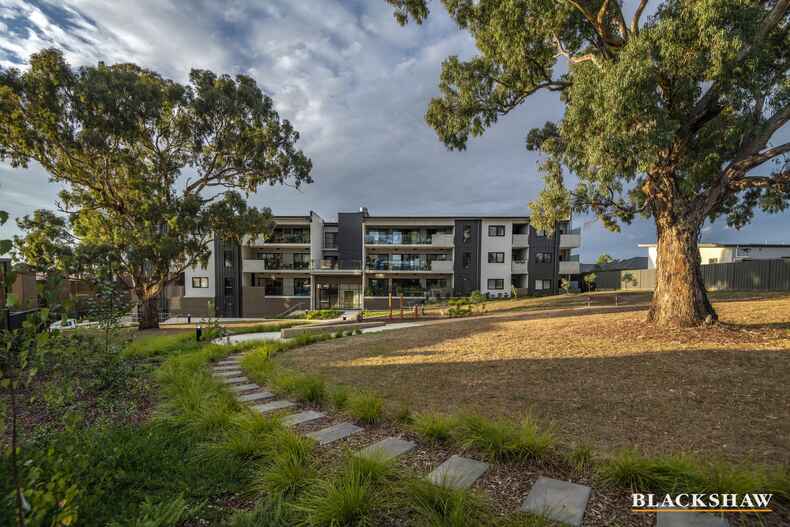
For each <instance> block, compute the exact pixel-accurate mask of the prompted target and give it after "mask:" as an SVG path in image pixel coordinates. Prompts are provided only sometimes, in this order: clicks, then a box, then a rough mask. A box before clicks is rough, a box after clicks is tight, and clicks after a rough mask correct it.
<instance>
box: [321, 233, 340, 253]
mask: <svg viewBox="0 0 790 527" xmlns="http://www.w3.org/2000/svg"><path fill="white" fill-rule="evenodd" d="M324 249H337V233H336V232H325V233H324Z"/></svg>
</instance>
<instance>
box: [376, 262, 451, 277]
mask: <svg viewBox="0 0 790 527" xmlns="http://www.w3.org/2000/svg"><path fill="white" fill-rule="evenodd" d="M366 269H367V270H368V271H390V272H399V273H444V274H451V273H452V272H453V261H452V260H433V261H430V262H428V261H419V260H414V261H406V262H401V261H395V262H389V261H386V260H379V261H374V262H368V265H367V266H366Z"/></svg>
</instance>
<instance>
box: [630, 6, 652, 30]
mask: <svg viewBox="0 0 790 527" xmlns="http://www.w3.org/2000/svg"><path fill="white" fill-rule="evenodd" d="M647 2H648V0H641V1H640V2H639V6H638V7H637V8H636V12H635V13H634V17H633V18H632V19H631V33H633V34H634V35H636V34H638V33H639V19H640V18H641V17H642V11H644V10H645V7H647Z"/></svg>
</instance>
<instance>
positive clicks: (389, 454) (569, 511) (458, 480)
mask: <svg viewBox="0 0 790 527" xmlns="http://www.w3.org/2000/svg"><path fill="white" fill-rule="evenodd" d="M238 361H239V359H238V358H235V357H229V358H226V359H223V360H221V361H219V362H217V363H215V364H214V365H213V366H212V369H213V374H214V376H215V377H216V378H217V380H219V381H221V382H223V383H225V384H227V385H228V388H229V389H230V390H232V391H233V392H236V394H237V395H236V397H237V398H238V400H239V401H240V402H242V403H252V402H255V401H261V400H264V399H270V398H273V397H274V394H273V393H271V392H269V391H268V390H266V389H264V388H262V387H261V386H259V385H257V384H255V383H251V382H250V381H249V379H248V378H247V377H245V376H244V375H243V372H242V370H241V368H240V367H239V362H238ZM252 390H255V391H252ZM242 392H251V393H246V394H243V395H242ZM293 406H296V404H295V403H293V402H291V401H286V400H276V401H270V402H267V403H263V404H257V405H254V406H251V408H252V409H253V410H256V411H258V412H260V413H262V414H263V413H268V412H273V411H275V410H281V409H285V408H291V407H293ZM324 417H326V414H324V413H322V412H317V411H315V410H305V411H300V412H297V413H294V414H291V415H286V416H285V417H283V418H282V419H281V422H282V423H283V424H284V425H285V426H296V425H299V424H302V423H307V422H310V421H314V420H316V419H321V418H324ZM363 430H364V429H363V428H361V427H359V426H356V425H355V424H353V423H339V424H336V425H333V426H329V427H327V428H324V429H321V430H317V431H314V432H309V433H307V434H305V435H306V436H307V437H310V438H312V439H315V440H316V441H318V444H319V445H327V444H330V443H333V442H335V441H338V440H340V439H343V438H346V437H348V436H350V435H352V434H356V433H358V432H362V431H363ZM415 446H416V445H415V443H414V442H412V441H407V440H405V439H401V438H398V437H388V438H386V439H383V440H381V441H379V442H377V443H374V444H372V445H368V446H367V447H365V448H363V449H361V450H359V451H358V452H357V454H356V455H358V456H361V457H370V458H379V459H382V460H390V459H394V458H396V457H398V456H400V455H402V454H405V453H407V452H409V451H411V450H412V449H414V447H415ZM488 467H489V465H488V463H484V462H482V461H477V460H474V459H469V458H465V457H461V456H451V457H450V458H449V459H448V460H446V461H445V462H444V463H442V464H441V465H439V466H438V467H436V469H434V470H433V472H431V473H430V474H428V479H429V480H430V481H431V482H432V483H433V484H435V485H443V486H448V487H453V488H457V489H467V488H469V487H471V486H472V485H473V484H474V482H475V481H477V480H478V479H479V478H480V477H481V476H482V475H483V474H484V473H485V472H486V470H488ZM590 493H591V489H590V487H586V486H584V485H577V484H575V483H569V482H566V481H559V480H556V479H550V478H544V477H541V478H538V481H537V482H535V485H533V487H532V490H531V491H530V493H529V495H528V496H527V498H526V499H525V500H524V502H523V504H522V506H521V510H522V511H526V512H530V513H532V514H538V515H542V516H545V517H547V518H549V519H551V520H555V521H559V522H563V523H566V524H568V525H571V526H574V527H578V526H580V525H581V523H582V519H583V517H584V510H585V508H586V506H587V500H588V499H589V497H590ZM656 527H729V524H728V523H727V521H726V520H724V519H722V518H720V517H717V516H712V515H708V514H693V513H659V514H658V515H657V522H656Z"/></svg>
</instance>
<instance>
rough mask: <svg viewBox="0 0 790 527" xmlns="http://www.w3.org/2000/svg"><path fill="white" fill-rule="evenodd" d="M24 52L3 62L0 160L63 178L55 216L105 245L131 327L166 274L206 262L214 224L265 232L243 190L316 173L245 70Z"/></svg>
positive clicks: (153, 317) (226, 232) (224, 231)
mask: <svg viewBox="0 0 790 527" xmlns="http://www.w3.org/2000/svg"><path fill="white" fill-rule="evenodd" d="M29 62H30V65H29V68H28V69H27V70H25V71H19V70H17V69H14V68H11V69H3V70H0V159H2V160H7V161H10V163H11V164H12V165H14V166H27V165H28V164H29V163H30V162H31V161H35V162H37V163H39V164H40V165H41V166H42V167H43V168H44V169H45V170H46V171H47V172H48V173H49V174H50V176H51V178H52V180H54V181H57V182H60V183H63V184H64V185H65V190H63V191H62V192H61V193H60V203H59V207H60V209H61V212H62V213H63V214H64V215H65V217H66V218H67V222H66V224H65V225H60V227H61V228H62V227H64V226H65V227H67V228H68V234H69V236H71V237H73V238H74V241H75V243H77V244H78V246H79V247H80V248H81V251H82V254H90V253H91V251H93V252H94V253H95V252H96V251H98V252H102V253H107V252H109V254H110V255H112V258H113V259H114V260H115V261H116V265H117V267H116V270H117V276H118V278H119V279H120V280H121V281H123V283H125V284H126V286H127V287H128V288H129V289H130V290H131V291H133V292H134V294H135V296H136V297H137V299H138V301H139V302H140V303H141V311H142V317H141V319H140V324H139V326H140V328H151V327H157V326H158V323H159V321H158V302H157V300H158V297H159V295H160V294H161V293H162V291H163V289H164V287H165V286H166V285H167V284H169V283H171V282H172V281H173V280H175V279H176V277H177V276H178V275H179V274H180V273H181V272H183V271H184V270H185V269H186V268H188V267H190V266H192V265H195V264H205V263H206V262H207V260H208V257H209V254H210V243H211V240H212V239H213V238H214V237H220V238H222V239H228V240H237V241H238V240H241V239H242V238H243V237H244V236H245V235H251V236H259V235H262V234H265V233H266V232H267V230H268V229H269V228H270V225H271V219H270V218H271V213H270V211H269V209H267V208H264V209H258V208H255V207H251V206H249V205H248V204H247V202H246V197H248V196H249V194H252V193H255V192H256V191H258V189H259V188H261V187H263V186H266V185H277V184H286V185H292V186H296V187H298V186H300V185H301V184H303V183H310V182H311V181H312V180H311V178H310V170H311V168H312V165H311V162H310V160H309V159H308V158H307V157H306V156H305V155H304V153H303V152H302V151H300V150H298V149H297V148H296V146H295V144H296V142H297V140H298V139H299V133H298V132H297V131H296V130H294V128H293V127H292V125H291V124H290V123H289V122H288V121H287V120H284V119H281V118H280V116H279V115H278V114H277V112H276V111H275V109H274V104H273V101H272V99H271V98H270V97H268V96H266V95H265V94H264V93H263V92H262V91H261V89H260V88H259V87H258V86H257V84H256V82H255V81H254V80H253V79H252V78H250V77H247V76H244V75H237V76H236V77H235V78H233V77H230V76H228V75H216V74H215V73H212V72H211V71H206V70H192V71H191V73H190V75H189V82H188V83H187V84H180V83H177V82H175V81H172V80H169V79H165V78H163V77H162V76H160V75H159V74H157V73H155V72H153V71H150V70H147V69H145V68H142V67H140V66H137V65H135V64H113V65H106V64H104V63H101V62H100V63H99V64H98V65H96V66H89V67H80V68H73V67H71V66H70V65H69V64H67V63H66V61H65V60H64V58H63V56H62V53H61V52H59V51H57V50H54V49H49V50H45V51H42V52H40V53H37V54H34V55H32V56H31V57H30V61H29ZM52 218H53V216H49V217H45V216H43V215H40V218H39V219H41V220H45V221H44V223H42V224H41V225H39V227H41V228H43V225H44V224H45V223H46V222H47V221H50V220H52ZM40 241H42V240H40Z"/></svg>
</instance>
